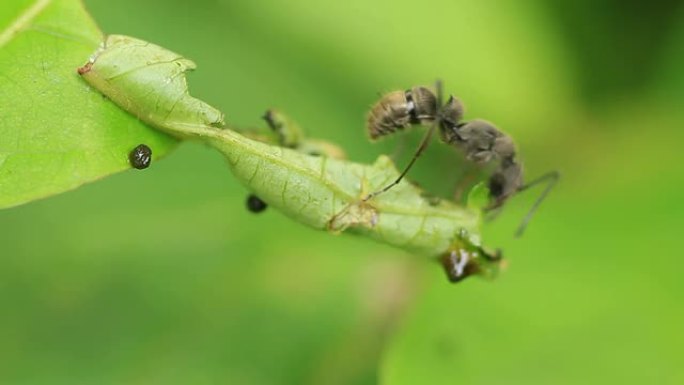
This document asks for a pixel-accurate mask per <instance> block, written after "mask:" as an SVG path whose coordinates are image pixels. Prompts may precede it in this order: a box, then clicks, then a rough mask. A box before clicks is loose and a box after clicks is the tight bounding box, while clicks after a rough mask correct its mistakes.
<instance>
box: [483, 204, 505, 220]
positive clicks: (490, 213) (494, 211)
mask: <svg viewBox="0 0 684 385" xmlns="http://www.w3.org/2000/svg"><path fill="white" fill-rule="evenodd" d="M485 213H486V214H485V221H487V222H491V221H493V220H495V219H496V217H498V216H499V214H501V206H498V207H494V208H490V209H486V210H485Z"/></svg>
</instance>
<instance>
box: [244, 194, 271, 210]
mask: <svg viewBox="0 0 684 385" xmlns="http://www.w3.org/2000/svg"><path fill="white" fill-rule="evenodd" d="M267 207H268V205H267V204H266V202H264V201H262V200H261V199H259V197H258V196H256V195H254V194H249V195H248V196H247V210H249V211H251V212H253V213H255V214H256V213H260V212H262V211H264V210H266V208H267Z"/></svg>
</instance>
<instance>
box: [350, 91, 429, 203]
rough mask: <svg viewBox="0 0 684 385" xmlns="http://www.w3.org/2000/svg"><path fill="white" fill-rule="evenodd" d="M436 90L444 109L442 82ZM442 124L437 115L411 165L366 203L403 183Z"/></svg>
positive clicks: (369, 196)
mask: <svg viewBox="0 0 684 385" xmlns="http://www.w3.org/2000/svg"><path fill="white" fill-rule="evenodd" d="M435 90H436V91H437V108H441V107H442V81H441V80H437V81H436V82H435ZM440 124H441V117H440V114H439V113H438V114H437V117H436V119H435V120H434V122H432V124H431V125H430V128H428V130H427V132H426V133H425V136H423V140H421V142H420V145H419V146H418V149H417V150H416V152H415V153H414V154H413V158H411V161H410V162H409V164H408V165H407V166H406V168H404V171H402V172H401V174H399V177H398V178H397V179H396V180H395V181H394V182H392V183H390V184H388V185H387V186H385V187H383V188H382V189H381V190H378V191H375V192H372V193H370V194H368V195H367V196H366V197H365V198H363V201H364V202H366V201H368V200H370V199H372V198H374V197H376V196H378V195H380V194H382V193H384V192H386V191H387V190H389V189H391V188H392V187H394V186H396V185H398V184H399V182H401V180H402V179H404V176H406V174H407V173H408V172H409V170H410V169H411V167H413V164H414V163H416V160H418V158H419V157H420V155H421V154H422V153H423V151H425V149H426V148H427V146H428V144H429V143H430V138H432V134H433V133H434V132H435V127H437V126H438V125H440Z"/></svg>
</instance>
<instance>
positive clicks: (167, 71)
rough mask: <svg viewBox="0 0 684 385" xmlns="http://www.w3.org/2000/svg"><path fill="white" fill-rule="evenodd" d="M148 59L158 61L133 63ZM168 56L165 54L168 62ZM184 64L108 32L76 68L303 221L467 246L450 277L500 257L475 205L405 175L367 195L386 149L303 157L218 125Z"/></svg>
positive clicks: (408, 246) (378, 179)
mask: <svg viewBox="0 0 684 385" xmlns="http://www.w3.org/2000/svg"><path fill="white" fill-rule="evenodd" d="M129 56H132V57H129ZM156 59H159V60H160V64H159V65H155V66H152V67H145V66H144V65H143V66H141V63H143V62H145V63H146V62H147V61H148V60H156ZM167 62H168V63H172V66H171V67H170V68H166V67H167V65H168V63H167ZM189 63H192V62H190V61H189V60H187V59H184V58H182V57H180V56H178V55H177V54H174V53H171V52H169V51H166V50H164V49H163V48H161V47H159V46H156V45H153V44H149V43H145V42H142V41H141V40H137V39H133V38H127V37H121V36H116V37H110V38H109V39H107V44H105V45H104V46H103V48H101V49H100V50H99V51H98V52H97V53H96V54H95V55H94V57H93V59H92V60H91V61H90V62H89V64H88V65H87V66H86V67H84V70H83V75H84V78H85V79H86V80H87V81H88V82H90V83H91V84H92V85H93V86H94V87H96V88H97V89H98V90H99V91H100V92H102V93H103V94H105V95H106V96H108V97H109V98H110V99H112V100H113V101H114V102H116V103H117V104H119V106H121V107H122V108H124V109H126V110H128V111H129V112H131V113H133V114H135V115H137V116H139V117H140V118H141V119H143V120H145V121H147V122H149V123H150V124H152V125H154V126H155V127H158V128H159V129H161V130H164V131H165V132H168V133H171V134H173V135H175V136H178V137H183V138H196V139H199V140H202V141H204V142H205V143H207V144H209V145H210V146H212V147H214V148H216V149H217V150H219V151H221V152H222V153H223V155H224V156H225V157H226V159H227V160H228V164H229V166H230V169H231V171H232V172H233V174H234V175H235V177H236V178H237V179H238V180H239V181H240V182H242V183H243V184H244V185H245V186H247V187H248V188H249V189H250V190H252V192H253V193H254V194H255V195H256V196H258V197H259V198H260V199H261V200H263V201H264V202H266V203H267V204H268V205H269V206H271V207H274V208H276V209H278V210H280V211H282V212H283V213H284V214H285V215H287V216H289V217H290V218H292V219H294V220H296V221H298V222H300V223H302V224H305V225H307V226H310V227H313V228H316V229H319V230H325V231H330V232H351V233H356V234H362V235H365V236H368V237H371V238H373V239H376V240H378V241H380V242H384V243H387V244H390V245H393V246H396V247H400V248H402V249H405V250H409V251H411V252H413V253H415V254H420V255H425V256H430V257H436V258H443V257H444V256H445V255H447V256H449V255H454V253H456V254H459V255H467V257H468V258H467V260H465V259H462V260H459V263H461V264H462V266H459V270H458V272H460V273H459V274H462V275H461V276H458V277H456V278H457V279H460V278H462V277H463V276H466V275H467V274H470V273H472V274H484V275H486V276H491V275H493V273H495V271H496V270H497V268H498V265H499V261H500V258H498V256H493V255H490V253H488V252H487V251H485V250H484V249H483V248H482V247H480V237H479V226H480V223H481V211H480V210H477V209H473V208H467V207H461V206H458V205H456V204H454V203H451V202H448V201H438V202H435V201H434V200H433V199H429V198H425V195H426V194H425V193H424V192H423V191H422V190H420V189H419V188H417V187H416V186H413V185H412V184H410V183H408V182H406V181H404V182H402V183H400V184H398V185H397V186H396V187H395V188H393V189H391V190H389V191H388V192H386V193H385V194H382V195H379V196H377V197H375V198H373V199H370V200H368V201H366V200H364V199H363V198H364V197H366V196H367V195H368V193H370V192H372V191H376V190H378V189H379V188H381V187H383V186H385V185H387V184H388V183H389V182H391V181H393V180H395V179H396V178H397V176H398V175H399V172H398V171H397V169H396V167H395V166H394V164H393V163H392V161H391V160H390V159H389V158H388V157H386V156H381V157H379V158H378V160H377V161H376V162H375V163H374V164H372V165H367V164H361V163H355V162H351V161H347V160H344V159H336V158H334V157H328V156H312V155H309V154H307V153H303V152H302V151H298V150H296V149H290V148H285V147H282V146H274V145H271V144H267V143H263V142H259V141H255V140H252V139H249V138H247V137H245V136H242V135H240V134H238V133H237V132H235V131H232V130H229V129H219V128H217V127H216V126H218V125H220V123H221V117H222V116H223V115H222V114H221V113H220V112H219V111H218V110H215V109H214V108H212V107H210V106H208V105H207V104H205V103H203V102H201V101H199V100H197V99H194V98H192V97H191V96H189V95H188V94H187V85H186V83H185V78H184V76H183V72H184V71H185V70H186V69H189V68H191V67H192V66H191V65H189ZM156 70H158V71H159V72H158V73H156V72H155V71H156ZM463 272H466V273H463Z"/></svg>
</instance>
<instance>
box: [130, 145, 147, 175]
mask: <svg viewBox="0 0 684 385" xmlns="http://www.w3.org/2000/svg"><path fill="white" fill-rule="evenodd" d="M128 161H129V162H130V163H131V166H133V167H134V168H137V169H138V170H142V169H145V168H148V167H150V163H152V149H151V148H149V147H147V145H145V144H139V145H137V146H136V147H135V148H134V149H133V150H132V151H131V152H130V153H128Z"/></svg>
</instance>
